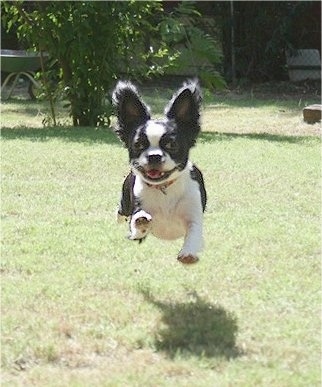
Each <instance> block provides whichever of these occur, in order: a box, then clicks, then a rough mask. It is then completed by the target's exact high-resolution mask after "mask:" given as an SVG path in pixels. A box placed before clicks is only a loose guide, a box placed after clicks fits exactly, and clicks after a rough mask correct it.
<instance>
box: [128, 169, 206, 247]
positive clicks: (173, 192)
mask: <svg viewBox="0 0 322 387" xmlns="http://www.w3.org/2000/svg"><path fill="white" fill-rule="evenodd" d="M134 193H135V196H136V197H138V199H139V202H140V208H141V209H142V210H144V211H146V212H147V213H149V214H150V215H151V216H152V221H151V230H150V232H151V233H152V234H153V235H154V236H156V237H157V238H160V239H168V240H172V239H177V238H181V237H185V236H186V233H187V230H188V227H189V223H190V222H191V220H194V218H195V214H194V213H195V212H196V214H198V213H201V212H202V211H201V209H200V206H201V204H200V194H199V191H198V187H197V184H196V182H194V181H192V180H191V179H189V178H188V174H183V176H181V178H180V179H179V181H176V182H175V183H173V185H171V186H170V187H167V188H166V189H165V190H161V189H160V188H154V187H148V186H147V185H146V184H144V183H143V182H142V181H141V180H140V179H137V180H136V183H135V186H134ZM195 210H197V211H195Z"/></svg>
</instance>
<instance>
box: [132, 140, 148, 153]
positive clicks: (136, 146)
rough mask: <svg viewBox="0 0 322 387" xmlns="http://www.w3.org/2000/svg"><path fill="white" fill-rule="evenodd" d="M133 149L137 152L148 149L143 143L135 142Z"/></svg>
mask: <svg viewBox="0 0 322 387" xmlns="http://www.w3.org/2000/svg"><path fill="white" fill-rule="evenodd" d="M133 149H134V150H135V151H136V152H143V151H144V150H145V149H146V146H145V144H143V143H142V142H135V143H134V144H133Z"/></svg>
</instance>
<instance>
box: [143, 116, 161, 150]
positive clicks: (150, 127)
mask: <svg viewBox="0 0 322 387" xmlns="http://www.w3.org/2000/svg"><path fill="white" fill-rule="evenodd" d="M165 132H166V129H165V127H164V126H163V125H162V124H159V123H157V122H154V121H148V123H147V126H146V129H145V133H146V136H147V138H148V140H149V143H150V146H151V147H158V146H159V142H160V139H161V137H162V136H163V135H164V133H165Z"/></svg>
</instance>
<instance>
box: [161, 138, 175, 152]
mask: <svg viewBox="0 0 322 387" xmlns="http://www.w3.org/2000/svg"><path fill="white" fill-rule="evenodd" d="M164 149H165V150H167V151H171V152H175V151H176V150H178V145H177V144H176V142H175V141H174V140H169V141H167V142H166V143H165V144H164Z"/></svg>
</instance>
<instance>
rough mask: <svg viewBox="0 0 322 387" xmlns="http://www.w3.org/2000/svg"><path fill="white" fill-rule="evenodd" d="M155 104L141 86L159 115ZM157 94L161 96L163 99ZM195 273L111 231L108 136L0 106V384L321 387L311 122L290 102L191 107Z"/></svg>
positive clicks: (115, 155) (170, 254)
mask: <svg viewBox="0 0 322 387" xmlns="http://www.w3.org/2000/svg"><path fill="white" fill-rule="evenodd" d="M164 95H165V93H164V92H158V91H157V90H156V91H151V90H150V91H147V92H146V97H147V100H148V101H149V103H151V104H153V105H154V107H155V110H156V111H157V112H158V114H159V113H160V112H161V111H162V108H161V106H162V107H163V105H164V104H165V98H164ZM167 95H168V94H167ZM206 102H207V103H206V106H205V108H204V110H203V133H202V134H201V135H200V138H199V140H198V144H197V146H196V147H195V148H194V149H193V150H192V153H191V158H192V160H193V161H195V162H196V163H197V165H198V166H199V167H200V168H201V169H202V171H203V173H204V177H205V181H206V185H207V190H208V197H209V203H208V206H207V211H206V213H205V242H206V247H205V250H204V252H203V254H202V255H201V259H200V262H199V263H198V264H196V265H194V266H191V267H185V266H183V265H181V264H179V263H178V262H177V260H176V254H177V251H178V250H179V248H180V245H181V241H176V242H174V243H169V242H162V241H159V240H157V239H155V238H153V237H152V236H150V237H149V238H147V240H146V242H145V243H142V244H141V245H140V246H139V245H138V244H136V243H133V242H130V241H128V240H126V239H125V235H126V232H127V229H126V227H125V226H120V225H117V224H116V222H115V210H116V207H117V204H118V199H119V195H120V188H121V184H122V180H123V177H124V176H125V174H126V173H127V171H128V167H127V153H126V151H125V149H124V148H122V146H121V145H120V143H119V141H118V140H117V138H116V137H115V135H114V134H113V133H112V132H111V130H109V129H93V128H70V127H67V126H61V127H58V128H41V121H42V118H43V117H44V115H45V110H44V109H45V107H44V105H42V104H39V103H38V104H37V103H32V102H25V101H17V100H11V101H9V102H3V103H2V127H3V129H2V235H3V237H2V242H3V245H2V262H1V264H2V266H1V272H2V316H1V330H2V331H1V338H2V345H1V351H2V385H3V386H46V387H47V386H53V387H54V386H55V387H57V386H113V387H114V386H122V387H123V386H151V387H152V386H153V387H155V386H198V387H199V386H200V387H203V386H204V387H208V386H209V387H212V386H220V387H221V386H245V387H249V386H276V387H283V386H285V387H289V386H303V387H304V386H320V385H321V373H320V371H321V370H320V360H321V359H320V353H321V352H320V348H321V334H320V333H321V331H320V328H321V325H320V311H321V309H320V301H321V298H320V296H321V294H320V290H321V275H320V274H321V273H320V247H321V240H320V211H321V205H320V204H321V203H320V139H319V137H318V133H319V131H320V125H319V124H315V125H307V124H305V123H304V122H303V121H302V117H301V109H302V107H303V105H304V104H305V103H309V102H319V101H318V100H317V101H315V100H310V101H304V100H301V101H299V100H298V99H295V98H293V99H292V98H290V99H283V98H271V99H256V96H255V97H254V96H249V95H247V96H245V95H243V96H239V97H236V96H235V97H234V96H231V95H217V96H215V97H210V96H208V97H207V98H206Z"/></svg>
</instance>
